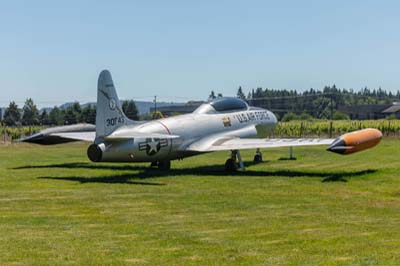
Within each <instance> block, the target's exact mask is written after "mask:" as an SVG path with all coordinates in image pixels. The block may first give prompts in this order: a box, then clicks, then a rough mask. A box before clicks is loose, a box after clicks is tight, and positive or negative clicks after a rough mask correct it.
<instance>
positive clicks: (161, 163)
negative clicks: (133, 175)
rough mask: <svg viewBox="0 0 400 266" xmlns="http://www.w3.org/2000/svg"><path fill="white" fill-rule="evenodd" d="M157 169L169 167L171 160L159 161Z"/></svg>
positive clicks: (167, 168)
mask: <svg viewBox="0 0 400 266" xmlns="http://www.w3.org/2000/svg"><path fill="white" fill-rule="evenodd" d="M158 169H160V170H163V171H165V170H169V169H171V161H159V162H158Z"/></svg>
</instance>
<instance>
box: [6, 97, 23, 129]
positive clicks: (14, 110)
mask: <svg viewBox="0 0 400 266" xmlns="http://www.w3.org/2000/svg"><path fill="white" fill-rule="evenodd" d="M20 119H21V113H20V112H19V110H18V105H17V104H16V103H15V102H10V104H9V106H8V107H7V109H6V110H5V112H4V123H5V124H6V125H7V126H16V125H18V124H19V123H20Z"/></svg>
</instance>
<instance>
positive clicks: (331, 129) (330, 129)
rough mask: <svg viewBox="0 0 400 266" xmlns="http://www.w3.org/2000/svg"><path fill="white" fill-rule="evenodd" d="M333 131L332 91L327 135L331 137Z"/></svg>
mask: <svg viewBox="0 0 400 266" xmlns="http://www.w3.org/2000/svg"><path fill="white" fill-rule="evenodd" d="M332 133H333V93H331V123H330V128H329V137H330V138H332Z"/></svg>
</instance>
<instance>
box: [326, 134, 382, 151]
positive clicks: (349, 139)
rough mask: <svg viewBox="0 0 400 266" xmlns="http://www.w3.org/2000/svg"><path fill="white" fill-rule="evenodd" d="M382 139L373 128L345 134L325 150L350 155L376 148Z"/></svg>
mask: <svg viewBox="0 0 400 266" xmlns="http://www.w3.org/2000/svg"><path fill="white" fill-rule="evenodd" d="M381 139H382V133H381V132H380V131H379V130H377V129H374V128H367V129H362V130H357V131H353V132H350V133H346V134H344V135H342V136H340V137H339V138H337V139H335V140H334V141H333V142H332V144H331V145H330V146H329V147H328V148H327V150H328V151H331V152H335V153H339V154H351V153H355V152H359V151H363V150H366V149H369V148H372V147H374V146H376V145H377V144H378V143H379V142H380V141H381Z"/></svg>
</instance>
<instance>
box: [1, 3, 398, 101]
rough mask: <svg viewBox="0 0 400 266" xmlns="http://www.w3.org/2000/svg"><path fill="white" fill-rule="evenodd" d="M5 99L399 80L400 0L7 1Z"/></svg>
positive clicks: (177, 96) (388, 85) (187, 93)
mask: <svg viewBox="0 0 400 266" xmlns="http://www.w3.org/2000/svg"><path fill="white" fill-rule="evenodd" d="M0 4H1V8H0V32H1V38H0V80H1V83H2V88H1V91H2V93H1V97H0V106H5V105H7V104H8V102H9V101H10V100H15V101H17V102H19V103H21V102H23V101H24V100H25V98H27V97H33V99H34V100H35V101H36V102H37V103H38V105H39V106H52V105H55V104H60V103H63V102H66V101H73V100H78V101H81V102H87V101H94V100H95V97H96V83H97V75H98V73H99V72H100V71H101V70H102V69H104V68H107V69H109V70H110V71H111V73H112V74H113V78H114V82H115V84H116V86H117V90H118V94H119V96H120V98H124V99H125V98H134V99H138V100H151V98H152V96H153V95H158V97H159V98H160V99H161V100H175V101H186V100H189V99H205V98H206V97H207V95H208V94H209V92H210V90H215V91H216V92H222V93H223V94H224V95H234V94H235V93H236V90H237V88H238V86H239V85H241V86H242V87H243V88H244V90H245V91H248V90H250V89H251V88H256V87H259V86H261V87H263V88H265V87H268V88H276V89H284V88H291V89H297V90H304V89H308V88H311V87H313V88H321V87H323V86H324V85H330V84H333V83H335V84H336V85H337V86H338V87H339V88H343V87H345V88H354V89H360V88H361V87H364V86H368V87H370V88H377V87H379V86H381V87H382V88H383V89H388V90H393V91H395V90H397V89H400V75H399V74H400V30H399V27H400V16H399V14H400V2H398V1H74V0H69V1H40V0H38V1H18V0H16V1H1V2H0Z"/></svg>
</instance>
